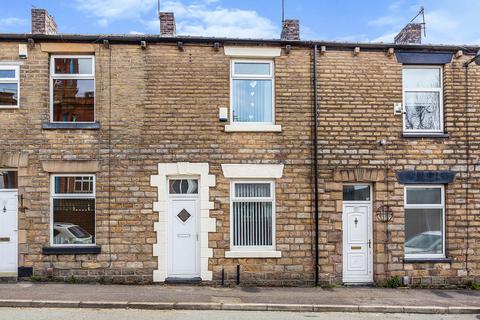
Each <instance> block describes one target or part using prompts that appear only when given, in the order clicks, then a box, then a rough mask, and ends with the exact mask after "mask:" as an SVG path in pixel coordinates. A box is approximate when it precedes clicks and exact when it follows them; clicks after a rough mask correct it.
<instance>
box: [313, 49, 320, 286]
mask: <svg viewBox="0 0 480 320" xmlns="http://www.w3.org/2000/svg"><path fill="white" fill-rule="evenodd" d="M317 84H318V80H317V45H316V44H315V45H313V83H312V85H313V141H312V142H313V143H312V144H313V186H314V196H313V198H314V201H315V206H314V208H315V211H314V215H315V219H314V220H315V286H318V284H319V272H318V264H319V248H318V239H319V237H318V222H319V221H318V220H319V217H318V207H319V206H318V198H319V196H318V90H317Z"/></svg>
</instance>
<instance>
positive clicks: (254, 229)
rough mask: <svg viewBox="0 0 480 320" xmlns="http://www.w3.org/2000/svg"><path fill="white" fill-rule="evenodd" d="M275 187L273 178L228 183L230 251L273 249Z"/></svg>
mask: <svg viewBox="0 0 480 320" xmlns="http://www.w3.org/2000/svg"><path fill="white" fill-rule="evenodd" d="M274 188H275V186H274V183H273V181H233V182H232V184H231V224H230V227H231V248H232V250H242V249H244V250H252V249H253V250H273V249H274V248H275V200H274V198H275V196H274V195H275V190H274Z"/></svg>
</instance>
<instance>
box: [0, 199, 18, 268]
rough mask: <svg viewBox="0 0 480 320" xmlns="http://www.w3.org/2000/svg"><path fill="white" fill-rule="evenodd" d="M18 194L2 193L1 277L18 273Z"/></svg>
mask: <svg viewBox="0 0 480 320" xmlns="http://www.w3.org/2000/svg"><path fill="white" fill-rule="evenodd" d="M17 229H18V192H17V191H10V190H8V191H3V190H2V191H0V277H16V276H17V273H18V230H17Z"/></svg>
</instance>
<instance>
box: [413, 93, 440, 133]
mask: <svg viewBox="0 0 480 320" xmlns="http://www.w3.org/2000/svg"><path fill="white" fill-rule="evenodd" d="M405 112H406V114H405V127H406V129H414V130H440V95H439V93H438V92H406V93H405Z"/></svg>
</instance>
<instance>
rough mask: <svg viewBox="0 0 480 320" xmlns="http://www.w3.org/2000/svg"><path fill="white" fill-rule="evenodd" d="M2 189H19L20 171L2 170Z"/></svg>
mask: <svg viewBox="0 0 480 320" xmlns="http://www.w3.org/2000/svg"><path fill="white" fill-rule="evenodd" d="M0 189H18V172H17V171H0Z"/></svg>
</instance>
